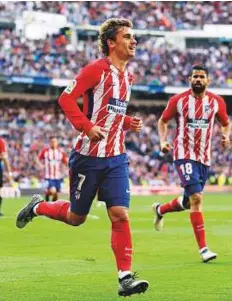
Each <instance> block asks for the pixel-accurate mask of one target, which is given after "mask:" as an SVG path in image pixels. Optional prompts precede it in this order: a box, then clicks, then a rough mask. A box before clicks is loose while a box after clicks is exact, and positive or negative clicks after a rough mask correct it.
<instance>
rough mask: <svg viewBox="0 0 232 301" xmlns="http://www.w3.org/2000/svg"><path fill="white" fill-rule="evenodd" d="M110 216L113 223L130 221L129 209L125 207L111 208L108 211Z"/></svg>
mask: <svg viewBox="0 0 232 301" xmlns="http://www.w3.org/2000/svg"><path fill="white" fill-rule="evenodd" d="M108 215H109V218H110V220H111V221H112V222H117V221H126V220H129V215H128V209H127V208H124V207H119V206H115V207H111V208H109V209H108Z"/></svg>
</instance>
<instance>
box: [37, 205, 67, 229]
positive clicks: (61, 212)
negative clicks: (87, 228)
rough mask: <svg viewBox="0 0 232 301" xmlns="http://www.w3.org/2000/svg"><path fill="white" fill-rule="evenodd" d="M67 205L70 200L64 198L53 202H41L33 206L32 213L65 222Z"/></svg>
mask: <svg viewBox="0 0 232 301" xmlns="http://www.w3.org/2000/svg"><path fill="white" fill-rule="evenodd" d="M69 207H70V202H68V201H64V200H59V201H56V202H54V203H47V202H41V203H39V204H37V205H36V206H35V207H34V213H35V214H36V215H45V216H47V217H49V218H52V219H55V220H59V221H62V222H64V223H67V219H66V216H67V212H68V209H69Z"/></svg>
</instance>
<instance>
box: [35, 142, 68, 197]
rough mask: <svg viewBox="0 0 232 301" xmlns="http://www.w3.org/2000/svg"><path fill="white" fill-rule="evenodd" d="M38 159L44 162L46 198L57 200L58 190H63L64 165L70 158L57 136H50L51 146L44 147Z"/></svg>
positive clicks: (42, 165)
mask: <svg viewBox="0 0 232 301" xmlns="http://www.w3.org/2000/svg"><path fill="white" fill-rule="evenodd" d="M38 159H39V160H40V161H42V162H43V163H44V164H41V163H40V161H39V163H40V166H41V167H42V168H44V171H45V181H46V189H45V200H46V201H47V202H49V197H50V196H51V197H52V201H53V202H55V201H57V198H58V192H60V190H61V184H62V181H63V176H62V165H65V166H66V165H67V163H68V158H67V156H66V154H65V153H64V152H63V151H62V150H61V149H60V148H59V144H58V139H57V137H55V136H51V137H50V138H49V147H47V148H44V149H43V150H42V151H41V152H40V153H39V156H38Z"/></svg>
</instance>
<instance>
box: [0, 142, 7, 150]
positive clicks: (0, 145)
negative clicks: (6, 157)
mask: <svg viewBox="0 0 232 301" xmlns="http://www.w3.org/2000/svg"><path fill="white" fill-rule="evenodd" d="M0 153H6V143H5V141H4V140H3V139H0Z"/></svg>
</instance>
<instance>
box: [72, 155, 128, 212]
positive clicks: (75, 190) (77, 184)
mask: <svg viewBox="0 0 232 301" xmlns="http://www.w3.org/2000/svg"><path fill="white" fill-rule="evenodd" d="M128 165H129V161H128V158H127V155H126V154H122V155H118V156H115V157H108V158H97V157H89V156H83V155H80V154H79V153H77V152H76V151H74V150H73V151H72V153H71V155H70V158H69V171H70V201H71V211H72V212H74V213H76V214H78V215H87V214H88V213H89V210H90V207H91V205H92V202H93V200H94V198H95V196H96V194H98V199H99V200H100V201H103V202H106V206H107V208H109V207H112V206H123V207H127V208H128V207H129V202H130V188H129V169H128Z"/></svg>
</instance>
